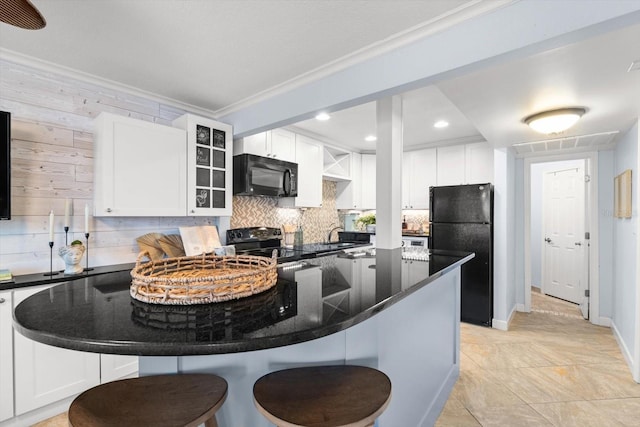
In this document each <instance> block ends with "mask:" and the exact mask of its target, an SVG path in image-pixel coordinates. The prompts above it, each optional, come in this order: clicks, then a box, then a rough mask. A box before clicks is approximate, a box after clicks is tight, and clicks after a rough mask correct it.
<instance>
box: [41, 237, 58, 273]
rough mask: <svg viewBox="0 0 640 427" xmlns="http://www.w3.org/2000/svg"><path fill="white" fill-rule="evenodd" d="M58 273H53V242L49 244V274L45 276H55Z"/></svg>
mask: <svg viewBox="0 0 640 427" xmlns="http://www.w3.org/2000/svg"><path fill="white" fill-rule="evenodd" d="M56 274H58V272H57V271H56V272H54V271H53V242H49V272H48V273H44V275H45V276H55V275H56Z"/></svg>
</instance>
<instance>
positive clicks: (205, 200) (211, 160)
mask: <svg viewBox="0 0 640 427" xmlns="http://www.w3.org/2000/svg"><path fill="white" fill-rule="evenodd" d="M173 125H174V126H176V127H178V128H180V129H183V130H185V131H186V132H187V145H186V163H187V164H186V176H187V183H186V187H185V188H186V189H188V190H187V195H186V204H187V206H186V210H185V211H183V213H182V214H181V215H185V212H186V215H187V216H231V212H232V209H231V202H232V186H233V174H232V171H233V159H232V153H233V150H232V145H233V142H232V141H233V138H232V127H231V126H230V125H227V124H224V123H220V122H218V121H215V120H211V119H205V118H202V117H198V116H194V115H192V114H186V115H184V116H182V117H179V118H178V119H176V120H175V121H174V122H173Z"/></svg>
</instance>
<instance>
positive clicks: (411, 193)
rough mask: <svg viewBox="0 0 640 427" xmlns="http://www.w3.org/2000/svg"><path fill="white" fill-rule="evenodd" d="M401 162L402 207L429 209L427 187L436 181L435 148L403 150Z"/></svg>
mask: <svg viewBox="0 0 640 427" xmlns="http://www.w3.org/2000/svg"><path fill="white" fill-rule="evenodd" d="M402 162H403V163H402V208H403V209H429V187H431V186H434V185H436V182H437V172H436V169H437V160H436V149H435V148H429V149H426V150H417V151H408V152H405V153H404V155H403V158H402Z"/></svg>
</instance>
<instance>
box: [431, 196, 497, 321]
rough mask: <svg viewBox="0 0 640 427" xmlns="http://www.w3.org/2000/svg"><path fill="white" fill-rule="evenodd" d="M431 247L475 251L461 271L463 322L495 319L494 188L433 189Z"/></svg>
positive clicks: (461, 318)
mask: <svg viewBox="0 0 640 427" xmlns="http://www.w3.org/2000/svg"><path fill="white" fill-rule="evenodd" d="M429 196H430V199H429V222H430V224H429V248H430V249H442V250H451V251H464V252H474V253H475V254H476V256H475V258H473V259H472V260H471V261H469V262H467V263H466V264H464V265H463V266H462V268H461V297H462V301H461V307H460V320H462V321H463V322H467V323H473V324H476V325H482V326H491V319H492V318H493V185H491V184H471V185H453V186H444V187H430V188H429Z"/></svg>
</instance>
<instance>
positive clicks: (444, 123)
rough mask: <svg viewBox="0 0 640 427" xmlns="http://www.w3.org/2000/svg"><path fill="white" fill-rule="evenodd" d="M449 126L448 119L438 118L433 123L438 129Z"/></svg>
mask: <svg viewBox="0 0 640 427" xmlns="http://www.w3.org/2000/svg"><path fill="white" fill-rule="evenodd" d="M447 126H449V122H448V121H446V120H438V121H437V122H435V123H434V124H433V127H434V128H438V129H442V128H446V127H447Z"/></svg>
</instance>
